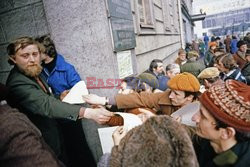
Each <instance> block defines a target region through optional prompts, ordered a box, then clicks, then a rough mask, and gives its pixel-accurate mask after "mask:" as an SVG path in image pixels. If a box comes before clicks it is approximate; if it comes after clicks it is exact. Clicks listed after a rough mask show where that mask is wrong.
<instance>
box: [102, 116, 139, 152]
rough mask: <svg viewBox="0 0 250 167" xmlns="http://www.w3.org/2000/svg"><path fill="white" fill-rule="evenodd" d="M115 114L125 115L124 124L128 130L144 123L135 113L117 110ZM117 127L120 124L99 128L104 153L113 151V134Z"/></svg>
mask: <svg viewBox="0 0 250 167" xmlns="http://www.w3.org/2000/svg"><path fill="white" fill-rule="evenodd" d="M115 114H119V115H121V116H122V117H123V122H124V125H123V126H124V128H125V129H127V130H128V131H129V130H131V129H132V128H134V127H136V126H138V125H141V124H142V121H141V119H140V118H139V117H138V116H137V115H135V114H131V113H122V112H116V113H115ZM117 127H118V126H114V127H107V128H99V129H98V133H99V138H100V141H101V145H102V152H103V154H104V153H110V152H111V149H112V147H113V146H114V142H113V139H112V134H113V132H114V131H115V130H116V128H117Z"/></svg>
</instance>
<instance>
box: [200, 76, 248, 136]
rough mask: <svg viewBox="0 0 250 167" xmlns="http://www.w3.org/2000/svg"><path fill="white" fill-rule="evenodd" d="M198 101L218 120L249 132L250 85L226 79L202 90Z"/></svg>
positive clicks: (241, 130)
mask: <svg viewBox="0 0 250 167" xmlns="http://www.w3.org/2000/svg"><path fill="white" fill-rule="evenodd" d="M200 102H201V103H202V104H203V106H204V107H206V109H207V110H208V111H209V112H210V113H211V114H212V115H213V116H214V117H215V118H217V119H218V120H220V121H222V122H224V123H225V124H227V125H229V126H232V127H233V128H235V129H236V130H238V131H240V132H250V86H248V85H246V84H244V83H242V82H239V81H235V80H226V82H225V83H220V84H219V85H218V84H217V85H214V86H212V87H210V88H209V90H208V91H206V92H204V93H203V94H202V96H201V98H200Z"/></svg>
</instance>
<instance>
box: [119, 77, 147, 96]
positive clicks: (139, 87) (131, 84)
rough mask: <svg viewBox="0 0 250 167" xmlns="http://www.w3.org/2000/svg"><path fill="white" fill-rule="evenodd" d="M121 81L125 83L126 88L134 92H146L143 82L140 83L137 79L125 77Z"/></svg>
mask: <svg viewBox="0 0 250 167" xmlns="http://www.w3.org/2000/svg"><path fill="white" fill-rule="evenodd" d="M123 81H124V82H126V83H127V87H128V88H130V89H132V90H134V91H135V92H138V93H139V92H141V91H145V90H146V87H145V85H144V84H143V82H141V80H140V79H139V78H137V77H126V78H124V79H123Z"/></svg>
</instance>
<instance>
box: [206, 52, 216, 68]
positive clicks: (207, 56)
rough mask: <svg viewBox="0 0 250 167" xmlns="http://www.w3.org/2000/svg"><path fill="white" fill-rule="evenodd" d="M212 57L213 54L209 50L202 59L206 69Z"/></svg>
mask: <svg viewBox="0 0 250 167" xmlns="http://www.w3.org/2000/svg"><path fill="white" fill-rule="evenodd" d="M213 57H214V53H213V52H212V51H211V50H208V51H207V53H206V55H205V57H204V64H205V66H206V67H209V66H210V63H211V61H212V59H213Z"/></svg>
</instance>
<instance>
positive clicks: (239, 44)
mask: <svg viewBox="0 0 250 167" xmlns="http://www.w3.org/2000/svg"><path fill="white" fill-rule="evenodd" d="M246 44H247V42H246V41H243V40H240V41H238V42H237V48H240V47H241V46H242V45H246Z"/></svg>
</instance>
